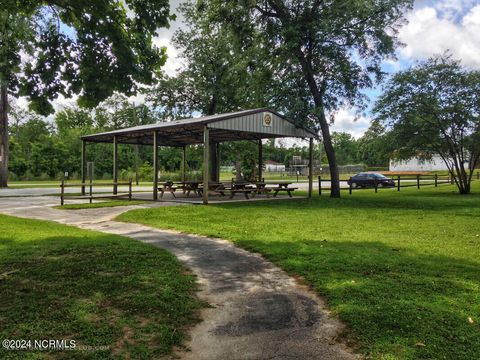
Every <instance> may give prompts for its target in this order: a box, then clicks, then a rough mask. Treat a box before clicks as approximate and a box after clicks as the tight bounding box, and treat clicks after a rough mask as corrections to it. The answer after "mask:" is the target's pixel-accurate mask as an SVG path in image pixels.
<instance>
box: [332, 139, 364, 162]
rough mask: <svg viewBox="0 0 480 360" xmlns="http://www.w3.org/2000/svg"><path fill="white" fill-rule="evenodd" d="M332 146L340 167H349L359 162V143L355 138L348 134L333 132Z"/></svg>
mask: <svg viewBox="0 0 480 360" xmlns="http://www.w3.org/2000/svg"><path fill="white" fill-rule="evenodd" d="M332 144H333V148H334V149H335V153H336V156H337V162H338V164H340V165H349V164H354V163H356V162H357V156H358V143H357V141H356V140H355V138H354V137H353V136H352V135H350V134H349V133H346V132H333V133H332Z"/></svg>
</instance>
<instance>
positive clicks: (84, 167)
mask: <svg viewBox="0 0 480 360" xmlns="http://www.w3.org/2000/svg"><path fill="white" fill-rule="evenodd" d="M86 155H87V142H86V141H85V140H82V160H81V167H82V170H81V173H82V184H83V185H82V195H85V180H86V179H87V158H86ZM62 205H63V204H62Z"/></svg>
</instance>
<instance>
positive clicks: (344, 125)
mask: <svg viewBox="0 0 480 360" xmlns="http://www.w3.org/2000/svg"><path fill="white" fill-rule="evenodd" d="M334 119H335V120H334V123H333V125H332V126H330V131H331V132H333V131H337V132H347V133H349V134H351V135H352V136H353V137H354V138H356V139H358V138H360V137H361V136H362V135H363V134H364V133H365V131H367V129H368V127H369V126H370V119H369V118H367V117H366V116H364V115H362V116H356V115H355V113H353V112H352V111H350V110H349V109H340V110H338V111H337V112H336V113H335V115H334Z"/></svg>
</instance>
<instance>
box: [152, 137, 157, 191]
mask: <svg viewBox="0 0 480 360" xmlns="http://www.w3.org/2000/svg"><path fill="white" fill-rule="evenodd" d="M157 135H158V132H157V130H154V131H153V200H158V143H157V142H158V139H157V138H158V136H157Z"/></svg>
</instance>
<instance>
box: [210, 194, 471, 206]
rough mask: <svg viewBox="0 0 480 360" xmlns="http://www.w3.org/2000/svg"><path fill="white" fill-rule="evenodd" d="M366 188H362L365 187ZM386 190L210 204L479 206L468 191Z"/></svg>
mask: <svg viewBox="0 0 480 360" xmlns="http://www.w3.org/2000/svg"><path fill="white" fill-rule="evenodd" d="M365 191H366V190H365ZM386 191H388V193H387V192H383V193H380V192H379V193H378V194H375V193H373V190H372V193H366V192H363V193H358V194H355V193H354V194H353V195H348V194H342V197H341V198H340V199H332V198H330V197H328V195H323V196H321V197H319V196H318V195H316V196H314V197H313V198H312V199H311V200H308V199H297V200H295V201H291V200H285V201H283V200H275V201H261V202H254V201H252V202H242V203H235V204H228V203H225V204H215V205H213V206H215V207H219V208H223V209H232V208H241V207H245V208H249V207H265V208H275V209H282V208H283V209H298V207H299V206H301V208H302V210H309V209H312V210H313V209H318V208H324V209H334V208H344V209H372V208H373V209H376V208H378V209H399V210H429V211H449V210H455V209H462V208H468V209H475V210H477V209H480V193H472V194H470V195H459V194H458V193H455V192H451V193H450V192H448V191H445V190H438V192H436V191H425V192H422V190H418V192H417V190H415V191H408V192H396V191H394V190H386Z"/></svg>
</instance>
